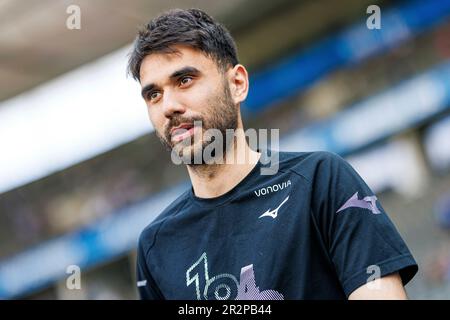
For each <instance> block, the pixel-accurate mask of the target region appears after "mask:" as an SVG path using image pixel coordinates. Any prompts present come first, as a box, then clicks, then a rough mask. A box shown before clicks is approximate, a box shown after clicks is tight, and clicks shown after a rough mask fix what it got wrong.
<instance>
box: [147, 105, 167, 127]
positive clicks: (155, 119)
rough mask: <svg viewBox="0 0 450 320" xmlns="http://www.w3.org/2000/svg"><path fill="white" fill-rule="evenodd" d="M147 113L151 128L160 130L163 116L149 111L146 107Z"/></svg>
mask: <svg viewBox="0 0 450 320" xmlns="http://www.w3.org/2000/svg"><path fill="white" fill-rule="evenodd" d="M147 114H148V118H149V120H150V123H151V124H152V126H153V128H154V129H155V130H158V131H159V132H162V130H163V125H164V117H162V116H160V115H158V114H157V113H156V112H155V111H150V109H147Z"/></svg>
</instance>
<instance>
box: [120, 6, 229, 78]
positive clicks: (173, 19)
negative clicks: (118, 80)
mask: <svg viewBox="0 0 450 320" xmlns="http://www.w3.org/2000/svg"><path fill="white" fill-rule="evenodd" d="M174 45H186V46H189V47H191V48H194V49H198V50H200V51H201V52H203V53H204V54H205V55H206V56H208V57H209V58H211V59H213V60H214V61H215V62H216V64H217V66H218V67H219V70H222V71H225V70H227V69H228V68H229V67H233V66H235V65H236V64H238V58H237V50H236V44H235V43H234V40H233V38H232V37H231V35H230V33H229V32H228V30H227V29H226V28H225V27H224V26H222V25H221V24H219V23H218V22H216V21H214V20H213V18H211V17H210V16H209V15H208V14H206V13H205V12H203V11H201V10H199V9H188V10H182V9H174V10H170V11H167V12H165V13H163V14H161V15H160V16H158V17H156V18H154V19H152V20H151V21H150V22H149V23H148V24H147V25H145V26H144V28H143V29H141V30H140V31H139V33H138V36H137V37H136V40H135V42H134V45H133V51H132V52H131V53H130V57H129V61H128V73H129V74H131V75H132V76H133V78H134V79H135V80H138V81H140V69H141V64H142V60H143V59H144V58H145V57H146V56H147V55H149V54H152V53H161V52H164V53H175V52H177V51H176V50H175V49H174V47H173V46H174Z"/></svg>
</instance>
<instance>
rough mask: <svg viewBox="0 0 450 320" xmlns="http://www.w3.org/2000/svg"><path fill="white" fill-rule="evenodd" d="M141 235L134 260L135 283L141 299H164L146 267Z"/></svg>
mask: <svg viewBox="0 0 450 320" xmlns="http://www.w3.org/2000/svg"><path fill="white" fill-rule="evenodd" d="M142 241H143V240H142V237H141V238H140V239H139V244H138V249H137V261H136V281H137V283H136V285H137V288H138V292H139V296H140V298H141V300H162V299H164V297H163V295H162V293H161V291H160V290H159V289H158V287H157V285H156V283H155V281H154V279H153V277H152V276H151V274H150V271H149V270H148V267H147V259H146V253H145V251H144V249H143V243H142Z"/></svg>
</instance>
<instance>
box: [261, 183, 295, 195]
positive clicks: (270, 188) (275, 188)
mask: <svg viewBox="0 0 450 320" xmlns="http://www.w3.org/2000/svg"><path fill="white" fill-rule="evenodd" d="M290 185H291V180H288V181H283V182H282V183H277V184H274V185H271V186H268V187H265V188H261V189H259V190H255V194H256V196H257V197H259V196H261V195H262V196H265V195H266V194H269V193H271V192H277V191H279V190H283V189H284V188H287V187H289V186H290Z"/></svg>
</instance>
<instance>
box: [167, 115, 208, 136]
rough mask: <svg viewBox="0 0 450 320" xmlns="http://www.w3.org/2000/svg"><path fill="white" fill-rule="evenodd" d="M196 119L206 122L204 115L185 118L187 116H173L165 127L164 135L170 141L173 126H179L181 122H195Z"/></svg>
mask: <svg viewBox="0 0 450 320" xmlns="http://www.w3.org/2000/svg"><path fill="white" fill-rule="evenodd" d="M194 121H202V123H204V120H203V117H201V116H195V117H190V118H185V117H173V118H171V119H170V120H169V122H168V123H167V125H166V126H165V128H164V136H165V138H166V139H167V140H168V141H170V136H171V135H170V131H171V130H172V128H174V127H178V126H179V125H180V124H182V123H192V124H194Z"/></svg>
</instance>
